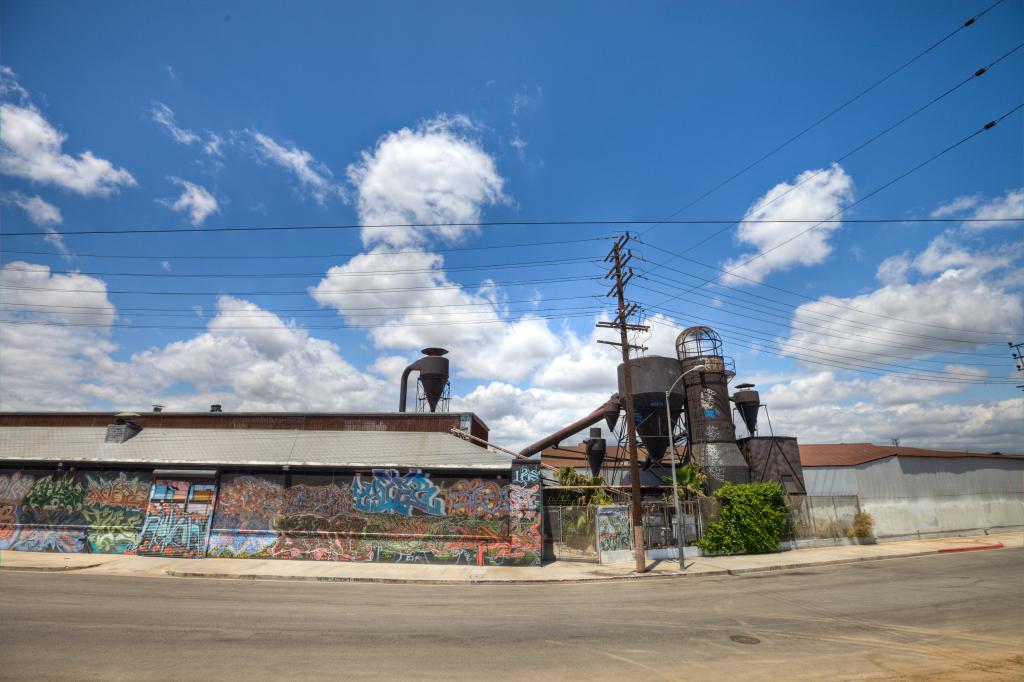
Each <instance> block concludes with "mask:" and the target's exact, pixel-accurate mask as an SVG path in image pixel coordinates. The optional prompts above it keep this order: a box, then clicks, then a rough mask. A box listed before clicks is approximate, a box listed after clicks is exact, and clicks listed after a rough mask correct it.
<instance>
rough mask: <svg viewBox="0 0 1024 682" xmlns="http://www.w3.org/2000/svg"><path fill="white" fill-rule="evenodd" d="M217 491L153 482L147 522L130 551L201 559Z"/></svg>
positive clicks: (200, 485) (187, 484) (212, 487)
mask: <svg viewBox="0 0 1024 682" xmlns="http://www.w3.org/2000/svg"><path fill="white" fill-rule="evenodd" d="M216 491H217V486H216V485H215V484H213V483H191V482H189V481H181V480H169V479H161V480H157V481H154V482H153V488H152V491H151V492H150V496H149V505H148V507H147V508H146V520H145V522H144V523H143V524H142V532H141V533H140V534H139V542H138V544H137V545H136V546H134V547H133V548H132V551H134V552H135V553H136V554H145V555H148V556H173V557H184V558H197V557H201V556H203V555H204V553H205V552H206V540H207V536H208V535H209V532H210V517H211V514H212V512H213V504H214V501H215V498H216Z"/></svg>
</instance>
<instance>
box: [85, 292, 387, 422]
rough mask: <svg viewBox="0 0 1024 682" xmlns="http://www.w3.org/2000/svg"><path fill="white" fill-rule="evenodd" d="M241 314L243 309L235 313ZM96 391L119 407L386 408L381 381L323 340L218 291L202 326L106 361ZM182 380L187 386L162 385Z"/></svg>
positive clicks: (300, 409)
mask: <svg viewBox="0 0 1024 682" xmlns="http://www.w3.org/2000/svg"><path fill="white" fill-rule="evenodd" d="M243 315H244V317H243ZM104 373H105V374H106V375H107V376H108V377H110V378H109V380H108V381H107V382H106V383H105V384H104V386H103V387H102V389H97V390H96V394H97V396H98V397H101V398H102V399H104V400H107V401H109V402H111V403H113V404H116V405H122V406H126V407H137V406H145V405H148V404H150V403H151V402H153V401H156V402H159V403H162V404H165V405H167V407H168V409H175V410H182V409H202V408H203V407H205V406H206V405H209V404H211V403H220V404H222V405H224V408H225V409H226V410H253V411H263V410H266V411H282V410H283V411H302V410H320V411H356V410H358V411H367V410H374V409H377V410H383V409H386V408H385V406H384V404H383V400H384V398H385V397H386V396H387V395H390V394H389V393H388V391H387V390H386V388H387V387H386V385H385V384H384V382H382V381H380V380H378V379H376V378H373V377H371V376H368V375H364V374H363V373H361V372H360V371H359V370H357V369H356V368H355V367H353V366H352V365H351V364H349V363H348V362H347V361H346V360H345V359H344V358H343V357H342V356H341V354H340V351H339V348H338V347H337V346H336V345H335V344H333V343H330V342H328V341H325V340H322V339H317V338H314V337H311V336H310V335H309V333H308V332H307V331H306V330H304V329H302V328H301V327H299V326H298V325H296V324H295V323H294V322H285V321H283V320H281V319H280V318H279V317H278V316H277V315H274V314H273V313H271V312H269V311H266V310H263V309H261V308H259V307H258V306H256V305H255V304H253V303H251V302H249V301H244V300H241V299H237V298H233V297H230V296H221V297H220V299H219V300H218V303H217V315H216V316H215V317H214V318H213V319H211V320H210V322H209V324H208V331H206V332H203V333H201V334H199V335H197V336H195V337H193V338H191V339H187V340H184V341H176V342H173V343H169V344H167V345H166V346H164V347H162V348H153V349H150V350H147V351H144V352H141V353H136V354H133V355H132V357H131V358H130V360H129V361H128V362H124V363H117V362H113V361H110V362H109V364H108V366H107V367H105V368H104ZM182 383H186V384H189V385H190V386H191V387H192V389H193V390H192V391H191V392H189V393H186V394H184V395H180V394H173V393H167V392H166V391H168V390H169V389H170V388H172V387H174V386H177V385H180V384H182Z"/></svg>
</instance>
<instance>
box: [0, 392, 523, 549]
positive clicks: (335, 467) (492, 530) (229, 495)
mask: <svg viewBox="0 0 1024 682" xmlns="http://www.w3.org/2000/svg"><path fill="white" fill-rule="evenodd" d="M460 434H467V435H465V436H463V435H460ZM473 438H476V439H479V440H478V441H474V440H473ZM486 438H487V427H486V425H485V424H484V423H483V422H482V421H481V420H480V419H479V418H478V417H476V416H475V415H473V414H469V413H463V414H452V413H436V414H435V413H409V414H406V413H394V414H283V413H273V414H265V413H224V412H210V413H166V412H154V413H146V414H127V413H121V414H117V415H115V414H111V413H102V412H90V413H4V414H0V549H13V550H26V551H50V552H101V553H133V554H140V555H151V556H175V557H196V558H198V557H207V556H208V557H240V558H276V559H312V560H334V561H382V562H416V563H457V564H475V565H527V566H533V565H540V560H541V537H540V535H541V530H540V529H541V494H540V477H539V472H538V466H539V465H538V463H537V462H529V461H523V460H520V459H517V458H515V457H512V456H511V455H508V454H505V453H501V452H496V451H494V450H492V449H489V448H486V447H483V446H481V445H478V444H476V442H485V441H486Z"/></svg>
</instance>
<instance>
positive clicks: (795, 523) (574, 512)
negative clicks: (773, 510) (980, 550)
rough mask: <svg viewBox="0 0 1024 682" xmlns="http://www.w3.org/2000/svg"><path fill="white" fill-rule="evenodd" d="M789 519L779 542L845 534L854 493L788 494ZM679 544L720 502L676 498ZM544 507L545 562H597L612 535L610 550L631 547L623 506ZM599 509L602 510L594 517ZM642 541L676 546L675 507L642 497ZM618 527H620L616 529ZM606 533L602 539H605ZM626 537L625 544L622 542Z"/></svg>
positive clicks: (855, 503) (713, 516) (855, 507)
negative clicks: (614, 511)
mask: <svg viewBox="0 0 1024 682" xmlns="http://www.w3.org/2000/svg"><path fill="white" fill-rule="evenodd" d="M787 505H788V506H789V520H788V523H787V525H786V530H785V532H784V536H783V540H791V541H800V540H828V539H843V538H846V531H847V529H848V528H850V527H851V526H852V525H853V519H854V517H855V516H856V515H857V513H858V512H859V511H860V501H859V500H858V498H857V497H856V496H855V495H845V496H836V497H816V496H805V495H793V496H791V497H788V498H787ZM680 506H681V509H682V512H683V518H682V522H681V523H680V524H679V525H681V526H682V530H683V545H684V546H690V545H694V544H696V542H697V540H699V539H700V538H701V537H703V535H704V532H705V531H706V530H707V527H708V526H709V525H710V524H712V523H714V522H715V521H717V520H718V518H719V516H720V513H721V505H720V504H719V502H718V500H717V499H715V498H714V497H698V498H695V499H692V500H681V501H680ZM613 508H614V509H616V510H618V513H615V514H612V513H611V512H610V509H612V508H609V507H591V506H586V507H580V506H554V505H552V506H547V507H545V508H544V541H545V542H544V544H545V559H546V560H548V561H590V562H595V563H596V562H598V561H600V554H601V552H600V550H601V546H600V543H601V542H602V539H603V540H604V541H605V543H606V544H608V542H609V540H608V538H609V537H610V538H614V542H613V543H612V544H614V545H615V546H614V547H613V548H612V547H611V545H609V546H606V547H605V548H604V549H605V550H606V551H607V550H609V548H611V549H614V550H615V551H621V550H623V549H630V550H631V549H632V537H630V536H628V535H627V536H626V537H625V538H623V535H626V532H625V531H624V530H623V528H625V526H624V525H623V524H627V525H631V524H628V519H629V515H628V507H620V506H616V507H613ZM599 509H604V510H606V512H607V513H605V514H604V516H603V517H602V519H598V516H599V514H600V513H599V512H598V510H599ZM642 511H643V523H644V543H645V546H646V548H647V549H649V550H661V549H665V550H672V549H675V548H676V547H678V539H677V536H676V524H675V523H674V519H675V506H674V505H673V503H671V502H663V501H645V502H644V503H643V505H642ZM619 526H623V528H619ZM605 536H607V537H605ZM624 540H625V541H626V544H628V547H626V546H625V545H623V541H624Z"/></svg>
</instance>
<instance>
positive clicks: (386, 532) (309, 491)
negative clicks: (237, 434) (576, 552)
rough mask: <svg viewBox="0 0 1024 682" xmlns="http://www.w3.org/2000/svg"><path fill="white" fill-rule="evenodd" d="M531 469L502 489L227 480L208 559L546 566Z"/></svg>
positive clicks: (338, 480) (420, 477)
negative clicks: (542, 553) (289, 484)
mask: <svg viewBox="0 0 1024 682" xmlns="http://www.w3.org/2000/svg"><path fill="white" fill-rule="evenodd" d="M526 466H528V467H530V468H531V469H532V471H525V472H523V473H520V472H519V468H518V467H517V468H514V469H513V471H512V477H511V478H512V482H511V483H508V482H506V484H504V485H503V484H502V482H501V481H500V480H498V479H480V478H472V479H464V478H454V477H452V478H446V477H440V478H438V479H437V480H435V479H434V478H433V477H432V476H431V474H428V473H425V472H422V471H419V470H415V469H413V470H410V471H408V472H407V473H404V474H403V473H400V472H398V471H395V470H393V469H381V470H376V471H374V472H372V473H373V478H371V479H369V480H366V478H365V475H363V476H360V475H356V476H353V477H351V478H350V477H346V476H338V477H335V478H333V479H324V478H323V477H313V476H302V475H295V476H294V477H293V480H292V483H293V485H291V486H289V487H285V485H284V481H283V477H280V476H272V475H262V476H249V475H237V476H226V477H225V478H224V479H223V480H222V482H221V488H220V492H219V501H218V506H217V512H216V514H215V515H214V521H213V529H212V531H211V533H210V542H209V548H208V550H207V555H208V556H218V557H254V558H256V557H264V558H274V559H308V560H316V561H364V562H368V561H382V562H393V563H444V564H470V565H488V564H490V565H498V564H506V565H539V564H540V559H541V525H540V520H541V516H540V477H539V473H538V472H537V469H536V465H535V464H527V465H526ZM328 481H329V482H328ZM516 481H521V482H523V483H525V485H523V484H517V483H516ZM226 501H227V503H225V502H226ZM272 510H276V511H272ZM267 529H270V530H267Z"/></svg>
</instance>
